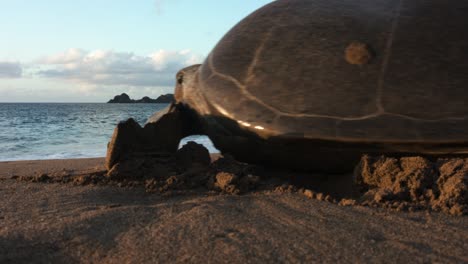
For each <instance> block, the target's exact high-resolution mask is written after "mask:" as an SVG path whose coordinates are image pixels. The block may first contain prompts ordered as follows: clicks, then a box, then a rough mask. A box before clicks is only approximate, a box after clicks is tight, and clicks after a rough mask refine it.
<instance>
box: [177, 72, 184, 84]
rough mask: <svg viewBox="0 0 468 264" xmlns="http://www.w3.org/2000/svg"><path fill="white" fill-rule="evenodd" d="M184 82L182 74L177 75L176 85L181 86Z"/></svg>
mask: <svg viewBox="0 0 468 264" xmlns="http://www.w3.org/2000/svg"><path fill="white" fill-rule="evenodd" d="M183 82H184V75H183V74H179V75H178V76H177V83H178V84H182V83H183Z"/></svg>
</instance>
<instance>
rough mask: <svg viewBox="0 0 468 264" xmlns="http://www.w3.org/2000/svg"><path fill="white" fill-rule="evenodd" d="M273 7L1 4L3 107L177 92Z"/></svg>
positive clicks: (3, 0) (211, 2)
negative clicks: (226, 38)
mask: <svg viewBox="0 0 468 264" xmlns="http://www.w3.org/2000/svg"><path fill="white" fill-rule="evenodd" d="M269 2H272V0H222V1H220V0H197V1H195V0H138V1H131V0H79V1H77V0H44V1H35V0H0V7H1V8H0V36H1V38H0V102H106V101H107V100H109V99H110V98H112V97H113V96H114V95H116V94H120V93H123V92H125V93H128V94H129V95H130V96H131V97H132V98H136V99H138V98H141V97H143V96H150V97H153V98H155V97H157V96H159V95H161V94H165V93H171V92H173V86H174V82H175V80H174V76H175V74H176V72H177V71H178V70H179V69H181V68H183V67H185V66H189V65H192V64H195V63H202V62H203V60H204V58H205V57H206V56H207V55H208V54H209V52H210V51H211V49H212V48H213V47H214V46H215V45H216V43H217V42H218V41H219V40H220V39H221V38H222V36H223V35H224V34H225V33H226V32H227V31H228V30H229V29H230V28H231V27H233V26H234V25H235V24H236V23H237V22H239V21H240V20H241V19H242V18H244V17H245V16H247V15H248V14H250V13H251V12H253V11H255V10H256V9H258V8H260V7H261V6H263V5H265V4H268V3H269Z"/></svg>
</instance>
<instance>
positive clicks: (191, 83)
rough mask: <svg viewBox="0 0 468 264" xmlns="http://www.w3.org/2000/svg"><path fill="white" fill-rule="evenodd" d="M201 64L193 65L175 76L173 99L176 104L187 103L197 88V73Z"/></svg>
mask: <svg viewBox="0 0 468 264" xmlns="http://www.w3.org/2000/svg"><path fill="white" fill-rule="evenodd" d="M200 66H201V64H195V65H192V66H189V67H186V68H183V69H182V70H180V71H179V72H178V73H177V75H176V81H177V83H176V87H175V92H174V97H175V100H176V103H188V102H190V97H191V96H192V93H193V91H194V90H195V89H196V87H197V72H198V69H199V68H200Z"/></svg>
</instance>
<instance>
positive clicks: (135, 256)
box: [0, 159, 468, 263]
mask: <svg viewBox="0 0 468 264" xmlns="http://www.w3.org/2000/svg"><path fill="white" fill-rule="evenodd" d="M103 164H104V160H103V159H76V160H49V161H16V162H0V197H1V198H0V199H1V203H0V223H1V224H0V263H44V262H45V263H47V262H67V263H75V262H76V263H91V262H97V263H154V262H164V263H165V262H196V263H201V262H203V263H204V262H209V263H210V262H211V263H213V262H215V263H258V262H274V263H277V262H288V263H289V262H310V263H323V262H327V263H337V262H338V263H348V262H353V263H355V262H379V263H380V262H384V263H402V262H411V263H415V262H416V263H423V262H424V263H426V262H441V263H464V262H465V263H466V262H468V254H467V252H468V218H467V216H450V215H448V214H444V213H437V212H429V211H424V210H422V211H417V212H397V211H394V210H388V209H384V208H372V207H364V206H339V205H337V204H334V203H330V202H326V201H319V200H316V199H309V198H308V197H307V196H306V195H304V194H302V193H300V192H284V193H279V192H266V191H252V192H248V193H246V194H241V195H228V194H219V193H210V192H204V191H199V192H197V191H194V192H186V193H183V192H182V193H180V192H179V193H177V194H168V195H165V194H159V193H147V192H145V188H144V187H134V188H121V187H117V186H94V185H85V186H76V185H72V184H63V183H33V182H27V181H18V180H16V179H15V178H17V177H15V176H34V175H40V174H42V173H47V174H48V175H49V176H50V177H52V178H53V177H60V175H62V174H83V173H90V172H93V171H101V170H104V165H103ZM342 182H343V183H344V182H346V180H343V181H342Z"/></svg>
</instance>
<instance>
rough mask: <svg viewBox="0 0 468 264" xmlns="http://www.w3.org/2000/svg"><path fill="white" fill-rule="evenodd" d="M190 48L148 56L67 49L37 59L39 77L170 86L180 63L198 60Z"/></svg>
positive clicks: (87, 81)
mask: <svg viewBox="0 0 468 264" xmlns="http://www.w3.org/2000/svg"><path fill="white" fill-rule="evenodd" d="M201 61H202V57H201V56H200V55H197V54H195V53H193V52H191V51H190V50H182V51H167V50H159V51H157V52H154V53H152V54H150V55H147V56H141V55H136V54H134V53H131V52H115V51H111V50H94V51H84V50H81V49H69V50H67V51H65V52H62V53H59V54H55V55H52V56H48V57H44V58H41V59H39V60H38V61H37V63H38V64H40V68H41V69H40V70H38V71H37V74H38V75H39V76H41V77H47V78H56V79H64V80H69V81H73V82H78V83H82V84H89V85H106V86H113V85H118V86H122V85H123V86H125V85H127V86H143V87H150V86H152V87H155V86H158V87H167V86H172V85H173V84H174V80H175V74H176V72H177V71H178V70H180V69H181V68H183V67H186V66H189V65H192V64H195V63H201Z"/></svg>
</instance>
